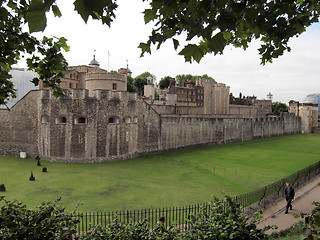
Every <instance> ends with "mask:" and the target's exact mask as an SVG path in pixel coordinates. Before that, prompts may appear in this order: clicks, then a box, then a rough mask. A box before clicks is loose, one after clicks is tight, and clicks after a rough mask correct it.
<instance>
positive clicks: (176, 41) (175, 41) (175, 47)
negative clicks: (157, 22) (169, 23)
mask: <svg viewBox="0 0 320 240" xmlns="http://www.w3.org/2000/svg"><path fill="white" fill-rule="evenodd" d="M172 41H173V46H174V50H177V48H178V46H179V45H180V44H179V41H178V40H177V39H175V38H172Z"/></svg>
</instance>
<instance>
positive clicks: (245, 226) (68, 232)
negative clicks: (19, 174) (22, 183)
mask: <svg viewBox="0 0 320 240" xmlns="http://www.w3.org/2000/svg"><path fill="white" fill-rule="evenodd" d="M1 200H3V199H1ZM4 201H5V205H4V206H2V207H1V209H0V238H1V239H29V240H33V239H47V240H50V239H137V240H138V239H168V240H169V239H185V240H193V239H248V240H251V239H252V240H254V239H265V238H266V237H267V235H266V234H265V230H268V229H270V227H266V228H264V229H257V227H256V223H257V221H258V219H259V215H256V216H255V217H254V218H253V220H252V221H251V222H249V221H248V220H249V219H248V217H247V216H245V215H244V214H243V213H241V211H240V209H239V205H238V204H236V203H235V202H233V201H232V199H231V198H230V197H228V196H227V197H225V199H224V201H220V200H219V199H217V198H215V199H214V200H213V201H212V202H211V203H210V204H211V210H210V211H208V212H205V213H204V214H197V215H194V216H191V218H190V219H189V224H190V227H191V230H190V231H187V232H183V233H178V229H177V228H175V227H174V226H172V227H170V228H165V227H164V226H163V225H159V226H158V227H156V228H155V229H152V228H151V227H150V226H149V225H148V223H147V222H146V221H143V222H140V223H134V222H130V223H128V224H122V223H117V220H115V221H113V222H112V223H111V224H110V225H108V226H107V227H106V228H103V227H99V226H98V227H93V228H91V230H89V231H88V232H86V233H76V224H77V223H78V221H77V220H76V218H75V213H74V212H72V213H70V214H68V213H66V212H65V211H64V210H65V209H64V208H62V207H61V206H60V205H59V204H57V203H58V201H59V200H57V201H55V202H53V203H50V202H44V203H43V204H42V205H41V206H40V207H38V209H37V210H27V209H26V206H25V205H22V204H21V203H19V202H17V201H13V202H9V201H6V200H4ZM203 211H205V209H203Z"/></svg>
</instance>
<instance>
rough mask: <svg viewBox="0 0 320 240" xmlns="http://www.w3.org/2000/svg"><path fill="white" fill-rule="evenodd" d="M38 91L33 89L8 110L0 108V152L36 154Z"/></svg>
mask: <svg viewBox="0 0 320 240" xmlns="http://www.w3.org/2000/svg"><path fill="white" fill-rule="evenodd" d="M38 93H39V91H36V90H33V91H30V92H29V93H28V94H27V95H25V96H24V97H23V98H22V99H20V101H18V102H17V103H16V104H15V105H14V106H13V107H12V108H11V110H10V111H8V110H6V109H1V110H0V126H1V128H0V153H1V154H4V155H15V156H19V153H20V152H21V151H23V152H27V153H28V154H29V155H30V156H36V155H37V154H38V147H37V146H38V131H37V128H38V118H39V116H38Z"/></svg>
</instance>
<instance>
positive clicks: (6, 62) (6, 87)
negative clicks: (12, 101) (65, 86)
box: [0, 0, 69, 105]
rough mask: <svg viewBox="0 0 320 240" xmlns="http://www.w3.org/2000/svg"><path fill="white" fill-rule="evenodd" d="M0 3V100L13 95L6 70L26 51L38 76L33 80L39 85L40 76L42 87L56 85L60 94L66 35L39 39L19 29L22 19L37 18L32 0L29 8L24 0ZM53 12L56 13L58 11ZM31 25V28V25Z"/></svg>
mask: <svg viewBox="0 0 320 240" xmlns="http://www.w3.org/2000/svg"><path fill="white" fill-rule="evenodd" d="M32 2H36V1H32ZM0 3H1V4H0V104H4V105H5V104H6V103H7V100H8V98H14V97H15V96H16V93H15V89H14V86H13V83H12V82H11V81H10V78H11V75H10V73H9V72H10V70H11V69H12V65H13V64H16V63H17V61H18V60H19V59H20V57H21V55H22V56H23V55H24V54H25V53H28V54H31V57H29V58H27V59H26V60H27V65H28V69H29V70H33V71H35V72H37V73H38V75H39V78H34V79H33V80H32V82H33V83H34V84H35V85H38V84H39V79H41V80H43V82H44V85H45V87H51V88H53V89H55V91H54V94H55V95H56V96H61V95H62V89H61V88H60V87H59V82H60V78H61V77H63V72H64V71H66V69H67V62H66V60H65V58H64V57H63V55H62V50H65V51H68V50H69V47H68V46H67V44H66V39H64V38H47V37H43V39H42V40H38V39H36V38H35V37H32V36H31V35H30V34H29V33H27V32H24V31H23V30H22V23H23V22H24V21H30V22H34V23H35V22H36V19H35V18H36V16H37V11H36V9H35V8H34V7H35V6H34V5H33V4H32V3H30V6H29V8H27V7H26V3H25V1H20V2H19V3H18V2H16V1H12V0H11V1H7V0H2V1H0ZM52 8H54V5H52ZM56 14H57V15H58V12H56ZM33 15H34V16H33ZM32 25H33V26H34V25H36V23H35V24H32ZM33 26H31V28H30V30H33V29H34V27H33Z"/></svg>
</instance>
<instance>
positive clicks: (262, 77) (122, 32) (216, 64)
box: [19, 0, 320, 103]
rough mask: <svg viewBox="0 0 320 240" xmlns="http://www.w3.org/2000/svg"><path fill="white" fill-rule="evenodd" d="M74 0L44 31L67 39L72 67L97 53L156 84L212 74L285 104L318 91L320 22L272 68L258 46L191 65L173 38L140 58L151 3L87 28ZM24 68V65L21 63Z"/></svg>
mask: <svg viewBox="0 0 320 240" xmlns="http://www.w3.org/2000/svg"><path fill="white" fill-rule="evenodd" d="M72 2H73V1H63V0H60V1H58V6H59V7H60V10H61V12H62V18H60V19H59V18H53V17H50V16H48V18H49V19H48V23H47V28H46V30H45V32H44V34H45V35H53V36H58V37H62V36H64V37H66V38H67V39H68V44H69V45H70V47H71V49H70V51H69V52H68V53H66V54H65V57H66V59H67V60H68V63H69V65H70V66H74V65H87V64H89V62H90V61H91V60H92V58H93V52H94V49H95V50H96V60H97V61H98V62H99V63H100V67H102V68H104V69H109V70H117V69H119V68H121V67H126V64H127V62H126V60H128V62H129V68H130V70H131V71H132V74H133V77H135V76H137V75H139V74H141V73H143V72H145V71H148V72H150V73H152V74H154V75H155V76H156V78H157V81H159V80H160V79H161V78H162V77H164V76H171V77H175V76H176V75H178V74H193V75H203V74H208V75H209V76H212V77H213V78H214V79H215V80H216V81H217V82H221V83H225V84H226V85H228V86H230V92H232V93H233V94H234V95H236V96H238V95H239V93H240V92H241V93H242V95H245V96H247V95H250V96H252V95H255V96H257V97H258V98H259V99H264V98H266V95H267V94H268V93H269V92H271V93H272V94H273V100H274V101H281V102H285V103H288V102H289V100H291V99H294V100H297V101H302V100H303V99H304V98H305V96H306V95H308V94H312V93H319V92H320V66H319V65H320V47H319V43H320V24H314V25H313V26H311V27H309V28H308V29H307V31H306V32H305V33H303V34H302V35H301V36H300V37H299V38H295V39H293V40H292V41H291V43H290V46H291V48H292V51H291V52H290V53H285V55H284V56H282V57H280V58H279V59H276V60H274V62H273V63H272V64H267V65H265V66H262V65H260V56H259V55H258V50H257V48H258V46H259V45H258V43H257V42H256V43H252V44H251V45H250V47H249V49H247V50H246V51H244V50H241V49H235V48H232V47H227V48H226V49H225V51H224V54H223V55H216V56H214V55H213V54H209V55H206V56H205V57H204V58H203V59H202V60H201V62H200V63H199V64H198V63H196V62H195V63H192V64H190V63H186V62H185V61H184V57H183V56H179V55H178V52H176V51H175V50H174V49H173V46H172V41H171V40H169V41H168V42H167V43H166V44H164V45H163V46H162V47H161V48H160V50H155V49H153V51H152V54H151V55H149V54H146V55H145V57H142V58H140V53H141V52H140V49H138V48H137V47H138V45H139V43H140V42H146V41H147V39H148V34H149V33H150V32H151V29H152V25H151V24H150V25H147V26H146V25H145V24H144V20H143V14H142V11H143V9H144V8H145V7H147V6H148V4H147V3H143V2H142V0H119V1H118V4H119V7H118V9H117V11H116V14H117V18H116V20H115V21H114V22H113V23H112V24H111V28H108V26H106V25H102V24H101V23H100V22H99V21H93V20H89V21H88V24H85V23H84V22H83V20H82V19H81V17H80V15H79V14H77V13H76V12H75V11H74V7H73V4H72ZM37 36H39V34H37ZM108 51H109V52H110V57H109V60H108ZM20 66H21V67H24V64H23V63H19V67H20Z"/></svg>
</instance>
